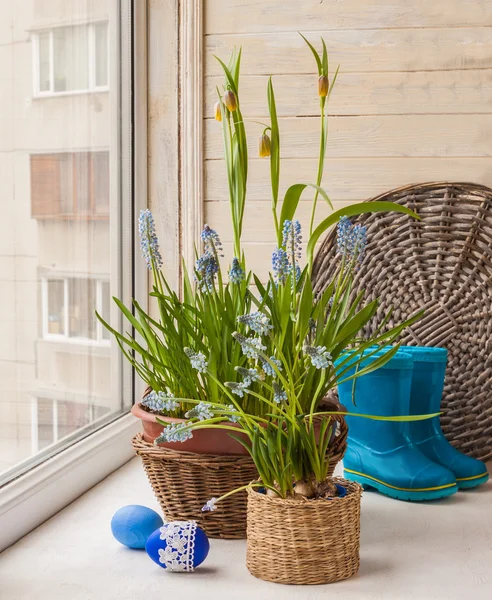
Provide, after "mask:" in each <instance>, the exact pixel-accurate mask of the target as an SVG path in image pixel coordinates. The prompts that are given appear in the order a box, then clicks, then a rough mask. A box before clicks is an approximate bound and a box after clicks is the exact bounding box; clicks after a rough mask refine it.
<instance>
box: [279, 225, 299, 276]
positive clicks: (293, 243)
mask: <svg viewBox="0 0 492 600" xmlns="http://www.w3.org/2000/svg"><path fill="white" fill-rule="evenodd" d="M282 236H283V238H282V246H283V247H284V248H285V251H286V253H287V258H288V260H289V263H290V265H291V269H292V264H293V262H294V259H295V261H296V262H297V261H298V260H300V258H301V256H302V235H301V224H300V223H299V221H290V220H288V219H287V220H285V221H284V228H283V230H282Z"/></svg>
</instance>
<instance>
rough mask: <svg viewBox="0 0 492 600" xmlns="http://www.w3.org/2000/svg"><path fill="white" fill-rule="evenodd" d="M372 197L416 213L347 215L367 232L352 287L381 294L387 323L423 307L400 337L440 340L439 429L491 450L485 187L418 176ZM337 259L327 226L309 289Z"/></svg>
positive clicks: (490, 239) (480, 454)
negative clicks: (443, 353) (443, 362)
mask: <svg viewBox="0 0 492 600" xmlns="http://www.w3.org/2000/svg"><path fill="white" fill-rule="evenodd" d="M371 200H372V201H374V200H380V201H381V200H385V201H391V202H397V203H399V204H402V205H405V206H407V207H409V208H411V209H412V210H414V211H415V212H416V213H417V214H418V215H419V216H420V217H421V220H420V221H417V220H415V219H412V218H410V217H408V216H405V215H400V214H398V213H394V212H392V213H377V214H376V213H374V214H365V215H360V216H358V217H354V218H353V219H352V222H353V223H361V224H363V225H366V226H367V237H368V245H367V252H366V256H365V258H364V262H363V266H362V268H361V269H360V271H359V273H358V274H357V276H356V280H355V290H356V291H357V290H360V289H365V290H366V296H365V297H366V299H367V300H372V299H374V298H376V297H379V298H380V299H381V302H380V307H379V312H378V316H379V317H381V316H382V315H383V314H385V313H386V312H387V310H388V309H389V307H391V306H393V307H394V312H393V315H392V318H391V320H390V323H389V324H390V325H392V324H396V323H398V322H401V321H402V320H404V319H405V318H407V317H409V316H411V315H412V314H414V313H415V312H416V311H417V310H419V309H422V308H423V309H425V315H424V317H423V318H422V319H421V320H420V321H418V322H417V323H416V324H415V325H413V326H412V327H411V328H409V329H407V330H406V331H405V332H404V334H403V336H402V338H401V341H402V342H403V343H404V344H408V345H421V346H444V347H446V348H447V349H448V351H449V359H448V367H447V372H446V383H445V388H444V395H443V402H442V410H443V416H442V418H441V421H442V426H443V430H444V433H445V435H446V437H447V438H448V440H449V441H450V442H451V443H452V444H453V445H454V446H455V447H456V448H458V449H459V450H461V451H463V452H465V453H466V454H469V455H471V456H474V457H476V458H480V459H482V460H487V459H489V458H491V457H492V190H491V189H489V188H486V187H484V186H480V185H475V184H470V183H442V182H440V183H426V184H420V185H411V186H406V187H402V188H399V189H396V190H393V191H390V192H388V193H386V194H382V195H381V196H378V197H377V198H372V199H371ZM337 264H338V261H337V259H336V231H335V230H332V231H331V232H330V233H329V234H328V236H327V237H326V239H325V241H324V242H323V244H322V246H321V248H320V250H319V252H318V254H317V257H316V260H315V265H314V269H313V278H314V282H315V289H316V291H317V292H320V291H321V290H323V289H324V288H325V286H326V284H327V282H328V281H329V280H330V279H331V277H332V276H333V275H334V273H335V270H336V267H337ZM376 323H377V320H374V322H373V323H372V324H371V325H372V327H375V326H376ZM369 331H370V328H369V329H368V331H367V332H366V333H369Z"/></svg>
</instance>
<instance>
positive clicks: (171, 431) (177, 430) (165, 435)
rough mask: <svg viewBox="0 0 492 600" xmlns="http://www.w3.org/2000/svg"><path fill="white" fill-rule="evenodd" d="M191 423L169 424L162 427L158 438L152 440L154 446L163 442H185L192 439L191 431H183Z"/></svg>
mask: <svg viewBox="0 0 492 600" xmlns="http://www.w3.org/2000/svg"><path fill="white" fill-rule="evenodd" d="M189 425H191V423H186V422H185V423H171V424H169V425H167V426H166V427H164V429H163V431H162V433H161V434H160V436H159V437H157V438H156V439H155V440H154V444H155V445H156V446H157V445H158V444H161V443H163V442H186V440H190V439H191V438H192V437H193V432H192V431H191V429H188V430H187V431H183V429H184V428H185V427H188V426H189Z"/></svg>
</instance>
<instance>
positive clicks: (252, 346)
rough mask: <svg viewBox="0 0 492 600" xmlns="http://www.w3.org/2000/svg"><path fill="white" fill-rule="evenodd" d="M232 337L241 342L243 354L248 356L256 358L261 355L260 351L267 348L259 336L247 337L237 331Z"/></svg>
mask: <svg viewBox="0 0 492 600" xmlns="http://www.w3.org/2000/svg"><path fill="white" fill-rule="evenodd" d="M232 337H233V338H234V339H235V340H236V341H238V342H239V343H240V344H241V349H242V351H243V354H244V355H245V356H247V357H248V358H253V359H256V358H258V357H259V355H258V352H263V351H264V350H266V346H264V345H263V344H262V343H261V338H259V337H246V336H244V335H242V334H241V333H238V332H237V331H235V332H234V333H233V334H232Z"/></svg>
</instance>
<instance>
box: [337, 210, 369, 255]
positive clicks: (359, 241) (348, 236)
mask: <svg viewBox="0 0 492 600" xmlns="http://www.w3.org/2000/svg"><path fill="white" fill-rule="evenodd" d="M366 244H367V229H366V227H365V226H362V225H352V223H351V222H350V220H349V218H348V217H340V221H339V222H338V227H337V249H338V254H340V255H341V256H343V257H345V258H346V259H348V260H350V261H354V262H355V263H356V264H357V265H360V263H361V262H362V260H363V258H364V254H365V249H366Z"/></svg>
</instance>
